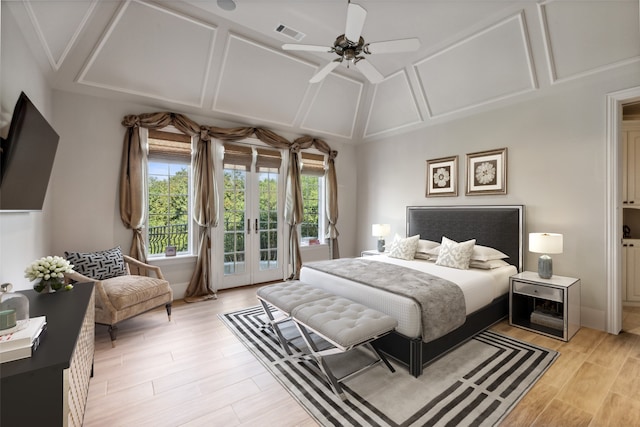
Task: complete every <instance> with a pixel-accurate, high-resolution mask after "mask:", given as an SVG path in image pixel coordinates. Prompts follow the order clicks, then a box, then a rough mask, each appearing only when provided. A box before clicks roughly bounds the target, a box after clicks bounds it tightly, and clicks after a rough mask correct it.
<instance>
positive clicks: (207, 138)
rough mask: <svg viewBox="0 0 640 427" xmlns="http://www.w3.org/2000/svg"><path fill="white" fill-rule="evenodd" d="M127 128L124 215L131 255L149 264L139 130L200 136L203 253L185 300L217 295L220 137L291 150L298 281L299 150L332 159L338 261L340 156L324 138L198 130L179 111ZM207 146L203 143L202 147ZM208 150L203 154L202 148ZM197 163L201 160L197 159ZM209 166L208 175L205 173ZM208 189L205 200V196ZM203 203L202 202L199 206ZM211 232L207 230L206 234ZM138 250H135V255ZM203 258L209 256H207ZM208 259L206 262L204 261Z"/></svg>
mask: <svg viewBox="0 0 640 427" xmlns="http://www.w3.org/2000/svg"><path fill="white" fill-rule="evenodd" d="M122 125H123V126H125V127H126V128H127V132H126V134H125V142H124V148H123V155H122V172H121V176H120V212H121V217H122V220H123V222H124V224H125V225H126V226H127V227H128V228H131V229H133V230H134V231H133V232H134V242H133V243H132V250H131V256H134V257H135V258H137V259H140V260H145V261H146V259H145V258H146V250H145V247H144V239H143V238H142V228H143V226H144V213H145V200H144V188H145V186H146V182H143V180H142V178H141V171H142V170H143V167H144V164H143V158H142V155H141V154H142V147H140V137H139V133H138V132H137V129H138V128H139V127H146V128H149V129H158V128H162V127H165V126H168V125H173V126H175V127H176V128H177V129H178V130H180V131H181V132H184V133H185V134H187V135H189V136H198V149H197V151H196V157H195V159H194V162H197V161H201V162H202V164H201V165H200V166H196V167H197V168H198V170H199V172H198V173H194V176H195V177H196V184H195V186H196V187H195V188H196V191H197V193H196V200H198V199H200V202H199V205H198V209H195V211H196V212H194V215H197V219H196V221H197V222H198V224H199V225H200V237H201V239H200V250H199V253H198V262H197V265H196V271H195V272H194V275H193V277H192V278H191V281H190V282H189V286H188V288H187V291H186V293H185V296H186V298H185V300H190V301H199V300H203V299H210V298H212V297H213V296H215V292H214V291H213V290H212V289H211V288H210V286H209V284H208V282H209V280H210V275H211V265H210V263H211V260H210V256H208V254H209V252H210V249H211V237H210V228H211V227H216V226H217V223H218V194H217V188H216V184H215V178H214V169H213V160H212V150H211V140H212V139H214V138H215V139H218V140H220V141H223V142H232V141H238V140H241V139H245V138H248V137H250V136H252V135H255V137H256V138H258V139H259V140H260V141H262V142H264V143H265V144H267V145H269V146H271V147H273V148H277V149H281V150H289V153H290V156H289V168H288V170H287V186H286V201H285V220H286V221H287V224H288V225H289V230H290V237H289V238H290V240H289V256H290V260H291V270H292V273H291V278H295V279H297V278H298V277H299V275H300V268H301V267H302V259H301V257H300V242H299V241H298V225H299V224H300V223H301V222H302V215H303V210H302V191H301V188H300V163H299V157H298V154H299V152H300V150H303V149H307V148H310V147H312V146H313V147H315V148H317V149H318V150H320V151H321V152H323V153H325V154H328V156H329V169H328V171H327V177H328V184H329V185H328V186H327V187H328V188H327V192H328V196H329V197H328V201H329V203H328V204H327V213H328V218H329V238H330V247H331V256H332V258H338V257H339V253H338V242H337V238H338V230H337V228H336V223H337V221H338V206H337V194H338V193H337V190H338V187H337V181H336V176H335V163H334V160H335V158H336V156H337V155H338V152H337V151H333V150H331V147H329V145H328V144H327V143H326V142H324V141H323V140H320V139H316V138H312V137H310V136H303V137H301V138H298V139H296V140H295V141H293V142H289V141H288V140H286V139H285V138H283V137H282V136H280V135H278V134H277V133H275V132H273V131H271V130H268V129H262V128H255V127H235V128H220V127H216V126H204V125H203V126H198V124H197V123H195V122H193V121H191V120H190V119H188V118H187V117H185V116H183V115H180V114H175V113H149V114H142V115H139V116H135V115H131V116H126V117H125V118H124V119H123V122H122ZM201 143H202V144H201ZM205 146H206V147H208V148H207V149H208V154H207V153H205V152H204V147H205ZM201 147H202V149H203V152H202V153H201V152H200V149H201ZM196 159H197V160H196ZM205 159H206V160H207V161H211V164H210V166H206V165H205V164H204V160H205ZM205 168H206V172H205ZM203 176H204V177H205V178H204V180H205V181H206V182H207V183H209V184H210V185H208V186H205V185H204V184H203V182H199V183H198V182H197V181H199V180H200V178H201V177H203ZM206 187H208V192H207V193H206V196H205V195H203V194H201V192H203V191H207V190H205V188H206ZM197 203H198V202H197ZM204 230H206V232H205V231H204ZM134 248H135V251H134ZM203 252H205V253H204V256H205V257H206V258H203ZM205 260H206V261H205Z"/></svg>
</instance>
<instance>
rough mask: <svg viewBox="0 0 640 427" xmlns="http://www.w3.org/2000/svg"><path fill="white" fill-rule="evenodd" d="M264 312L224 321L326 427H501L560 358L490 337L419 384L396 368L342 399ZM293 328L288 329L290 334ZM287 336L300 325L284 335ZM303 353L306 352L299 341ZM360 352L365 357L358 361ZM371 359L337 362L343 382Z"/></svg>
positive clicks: (353, 382)
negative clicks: (280, 337) (284, 341)
mask: <svg viewBox="0 0 640 427" xmlns="http://www.w3.org/2000/svg"><path fill="white" fill-rule="evenodd" d="M264 318H265V316H264V313H263V311H262V308H261V307H259V306H256V307H252V308H247V309H243V310H240V311H235V312H232V313H227V314H221V315H220V319H221V320H222V321H223V323H225V324H226V325H227V326H228V327H229V328H230V329H231V330H232V331H233V332H234V334H235V335H236V336H237V337H238V339H239V340H240V341H242V343H243V344H244V345H246V346H247V348H248V349H249V350H250V351H251V352H252V353H253V354H254V355H255V356H256V358H257V359H258V360H260V361H261V362H262V363H263V364H264V366H265V367H266V368H267V369H268V370H269V371H270V372H271V373H272V374H273V376H274V377H275V378H277V380H278V381H279V382H280V383H281V384H282V385H283V386H284V387H285V388H286V389H287V390H288V391H289V392H290V393H291V395H292V396H293V397H294V398H295V399H296V400H297V401H298V402H300V404H301V405H302V406H303V407H304V408H305V409H306V410H307V411H308V412H309V413H310V414H311V416H312V417H314V418H315V419H316V420H317V421H318V423H320V424H321V425H323V426H495V425H497V424H498V423H499V422H500V421H501V420H502V419H503V418H504V417H505V416H506V415H507V414H508V413H509V411H511V409H513V407H514V406H515V405H516V403H517V402H518V401H519V400H520V399H521V398H522V397H523V396H524V395H525V394H526V393H527V391H529V389H530V388H531V387H532V386H533V384H534V383H535V382H536V381H537V380H538V379H539V378H540V377H541V376H542V374H543V373H544V372H545V371H546V370H547V369H548V368H549V367H550V366H551V364H552V363H553V361H554V360H555V359H556V357H557V356H558V353H557V352H556V351H553V350H548V349H545V348H541V347H538V346H535V345H531V344H528V343H526V342H522V341H519V340H516V339H513V338H510V337H506V336H503V335H501V334H497V333H495V332H491V331H485V332H483V333H481V334H479V335H477V336H476V337H475V338H473V339H471V340H469V341H467V342H466V343H464V344H463V345H462V346H460V347H458V348H456V349H455V350H453V351H451V352H450V353H448V354H447V355H445V356H444V357H442V358H440V359H439V360H437V361H435V362H434V363H432V364H431V365H429V366H427V367H425V369H424V373H423V374H422V375H421V376H420V377H419V378H414V377H413V376H411V375H410V374H409V372H408V371H407V369H406V368H404V367H402V366H401V365H399V364H397V363H395V362H393V361H392V363H393V364H394V366H395V367H396V372H395V373H391V372H390V371H389V370H388V369H387V368H386V367H385V366H384V365H383V364H378V365H376V366H375V367H373V368H371V369H369V370H367V371H365V372H364V373H362V374H360V375H358V376H355V377H353V378H350V379H348V380H346V381H345V382H344V383H342V385H343V389H344V392H345V394H346V395H347V399H346V400H345V401H342V400H340V398H339V397H338V396H336V395H335V394H334V393H333V391H332V389H331V388H330V386H329V385H328V382H327V381H326V379H325V377H324V376H323V375H322V374H321V373H320V372H319V371H318V370H317V369H316V368H315V367H314V366H313V364H312V362H309V361H300V359H298V358H296V357H292V356H287V354H286V353H285V352H284V350H282V348H281V347H280V345H279V343H278V341H277V338H276V336H275V334H273V333H272V331H271V330H270V329H269V328H265V327H264ZM287 326H288V327H287ZM283 329H284V330H285V334H286V335H288V337H295V336H296V335H297V334H296V333H295V332H296V329H295V327H293V325H285V327H284V328H283ZM292 342H293V345H294V347H295V348H296V349H297V350H299V351H304V350H305V347H304V345H303V341H302V340H301V339H295V338H293V341H292ZM358 353H359V354H358ZM368 357H369V354H368V352H366V351H365V350H353V351H352V352H349V353H347V354H342V355H338V356H336V360H332V361H331V362H332V363H331V365H332V366H334V373H335V374H336V376H340V375H341V372H340V371H341V370H342V369H344V370H346V372H349V369H351V368H352V367H350V366H348V365H349V364H353V363H362V361H363V359H366V358H368Z"/></svg>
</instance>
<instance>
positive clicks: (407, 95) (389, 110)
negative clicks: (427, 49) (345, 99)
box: [364, 70, 422, 137]
mask: <svg viewBox="0 0 640 427" xmlns="http://www.w3.org/2000/svg"><path fill="white" fill-rule="evenodd" d="M421 120H422V118H421V116H420V111H419V110H418V104H417V102H416V99H415V97H414V96H413V91H412V90H411V85H410V84H409V79H408V77H407V73H406V72H405V71H404V70H401V71H399V72H397V73H395V74H393V75H391V76H389V77H388V78H386V79H385V80H384V81H383V82H382V83H378V84H377V85H376V88H375V92H374V94H373V99H372V101H371V109H370V110H369V116H368V118H367V124H366V126H365V131H364V134H365V137H370V136H374V135H378V134H380V133H383V132H388V131H394V130H398V129H401V128H403V127H406V126H410V125H413V124H417V123H420V121H421Z"/></svg>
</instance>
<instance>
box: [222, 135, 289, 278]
mask: <svg viewBox="0 0 640 427" xmlns="http://www.w3.org/2000/svg"><path fill="white" fill-rule="evenodd" d="M281 164H282V161H281V157H280V152H279V151H277V150H274V149H268V148H262V147H256V146H251V145H243V144H238V143H234V144H229V143H225V144H224V157H223V174H222V175H223V184H222V185H220V186H219V188H222V189H223V190H222V191H223V194H222V201H223V206H222V209H223V214H222V218H223V221H222V224H219V227H220V226H221V228H222V229H223V232H224V238H223V245H224V250H223V254H222V257H221V258H222V259H221V260H220V262H221V263H222V271H223V277H222V286H221V287H222V288H230V287H235V286H243V285H249V284H254V283H263V282H267V281H272V280H281V279H282V278H283V277H284V263H283V256H282V254H283V249H282V248H283V241H284V239H283V220H282V218H283V215H282V211H283V203H282V199H283V197H282V195H283V194H284V190H283V189H284V182H283V181H284V180H283V179H282V175H281V174H280V171H282V166H281Z"/></svg>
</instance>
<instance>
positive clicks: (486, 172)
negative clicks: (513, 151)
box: [466, 148, 507, 195]
mask: <svg viewBox="0 0 640 427" xmlns="http://www.w3.org/2000/svg"><path fill="white" fill-rule="evenodd" d="M466 194H467V195H482V194H507V149H506V148H499V149H497V150H490V151H482V152H477V153H470V154H467V192H466Z"/></svg>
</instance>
